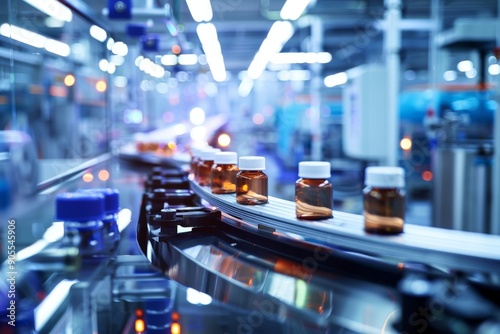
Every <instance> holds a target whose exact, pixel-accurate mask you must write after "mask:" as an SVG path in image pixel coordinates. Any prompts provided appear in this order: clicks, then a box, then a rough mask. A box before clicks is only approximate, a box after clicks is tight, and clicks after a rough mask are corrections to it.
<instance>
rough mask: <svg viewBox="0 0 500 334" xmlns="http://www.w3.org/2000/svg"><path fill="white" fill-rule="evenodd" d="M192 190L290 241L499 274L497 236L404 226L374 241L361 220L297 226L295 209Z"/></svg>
mask: <svg viewBox="0 0 500 334" xmlns="http://www.w3.org/2000/svg"><path fill="white" fill-rule="evenodd" d="M191 186H192V189H193V190H194V191H195V192H196V194H198V195H199V196H200V197H201V198H203V199H204V200H206V201H207V202H209V203H210V204H211V205H214V206H216V207H218V209H220V210H221V211H222V212H225V213H227V214H228V215H231V216H234V217H237V218H239V219H241V220H244V221H245V222H247V223H250V224H253V225H255V226H256V227H258V226H259V225H260V226H262V225H264V226H266V227H268V228H271V229H274V230H276V231H277V232H279V233H282V234H285V235H288V236H289V237H291V238H294V239H300V240H306V241H308V242H312V243H318V244H328V245H330V246H331V247H340V248H344V249H346V250H350V251H355V252H360V253H364V254H369V255H372V256H378V257H381V258H385V259H390V260H394V261H401V262H415V263H425V264H428V265H432V266H438V267H444V268H448V269H453V270H463V271H467V272H472V271H473V272H491V273H500V236H496V235H485V234H478V233H471V232H463V231H455V230H445V229H440V228H434V227H424V226H416V225H409V224H407V225H405V232H404V233H403V234H400V235H395V236H381V235H372V234H368V233H366V232H364V230H363V216H360V215H354V214H347V213H343V212H339V211H334V212H333V216H334V218H332V219H327V220H322V221H301V220H298V219H297V218H296V217H295V203H294V202H290V201H285V200H282V199H279V198H275V197H269V203H268V204H265V205H259V206H246V205H240V204H238V203H236V199H235V195H234V194H228V195H214V194H212V193H211V190H210V188H208V187H202V186H199V185H198V184H196V183H195V182H191Z"/></svg>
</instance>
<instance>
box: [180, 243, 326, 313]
mask: <svg viewBox="0 0 500 334" xmlns="http://www.w3.org/2000/svg"><path fill="white" fill-rule="evenodd" d="M184 252H185V254H188V255H189V256H190V257H192V258H193V259H194V260H196V261H198V262H199V263H200V264H203V265H204V266H206V268H209V269H211V270H213V271H215V272H217V273H218V274H220V275H223V276H225V277H226V278H228V279H230V281H236V282H238V283H242V284H243V285H244V286H246V287H248V288H253V290H254V291H256V292H257V291H258V292H260V293H263V294H264V295H267V296H269V297H273V298H276V299H278V300H280V301H282V302H284V303H286V304H288V305H290V306H293V307H294V308H297V309H300V310H307V311H310V312H314V313H317V314H319V315H328V314H330V313H331V309H332V305H331V298H332V295H333V292H332V291H331V290H330V289H327V288H324V287H320V286H318V285H315V284H313V283H311V282H306V281H304V280H303V279H302V277H305V275H304V272H301V273H300V275H299V276H302V277H297V274H298V273H299V271H297V269H294V268H300V264H299V263H295V262H293V261H289V260H285V259H282V258H278V259H276V260H270V259H266V260H264V261H268V262H269V268H265V267H260V266H257V265H256V264H252V263H249V262H248V261H249V259H250V257H249V256H248V255H247V254H244V253H242V252H240V251H237V252H235V253H234V254H230V253H228V252H226V251H225V250H222V249H221V248H219V247H217V246H215V245H213V244H209V245H197V246H193V247H189V248H186V249H185V250H184ZM274 262H275V263H274ZM276 268H279V269H280V270H281V271H282V272H281V273H280V272H275V271H274V270H276ZM273 269H274V270H273ZM290 273H291V274H292V275H289V274H290ZM309 278H310V276H309ZM226 301H227V300H226Z"/></svg>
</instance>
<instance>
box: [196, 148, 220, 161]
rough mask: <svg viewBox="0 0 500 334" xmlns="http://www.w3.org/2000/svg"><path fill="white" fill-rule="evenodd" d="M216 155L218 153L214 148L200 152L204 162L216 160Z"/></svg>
mask: <svg viewBox="0 0 500 334" xmlns="http://www.w3.org/2000/svg"><path fill="white" fill-rule="evenodd" d="M215 153H217V151H216V150H215V149H214V148H212V147H211V148H206V149H204V150H201V151H200V155H199V157H200V159H201V160H203V161H207V160H214V158H215Z"/></svg>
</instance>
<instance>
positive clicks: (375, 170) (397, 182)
mask: <svg viewBox="0 0 500 334" xmlns="http://www.w3.org/2000/svg"><path fill="white" fill-rule="evenodd" d="M365 185H367V186H372V187H379V188H402V187H404V186H405V171H404V169H403V168H401V167H384V166H377V167H367V168H366V170H365Z"/></svg>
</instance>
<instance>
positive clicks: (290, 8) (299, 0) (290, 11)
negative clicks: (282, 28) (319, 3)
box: [280, 0, 311, 20]
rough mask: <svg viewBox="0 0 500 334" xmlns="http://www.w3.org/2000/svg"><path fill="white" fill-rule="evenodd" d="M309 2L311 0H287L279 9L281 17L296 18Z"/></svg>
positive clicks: (285, 18) (286, 18)
mask: <svg viewBox="0 0 500 334" xmlns="http://www.w3.org/2000/svg"><path fill="white" fill-rule="evenodd" d="M310 2H311V0H287V2H285V4H284V5H283V8H282V9H281V12H280V16H281V18H282V19H283V20H296V19H298V18H299V17H300V15H302V13H303V12H304V10H305V9H306V8H307V5H309V3H310Z"/></svg>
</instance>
